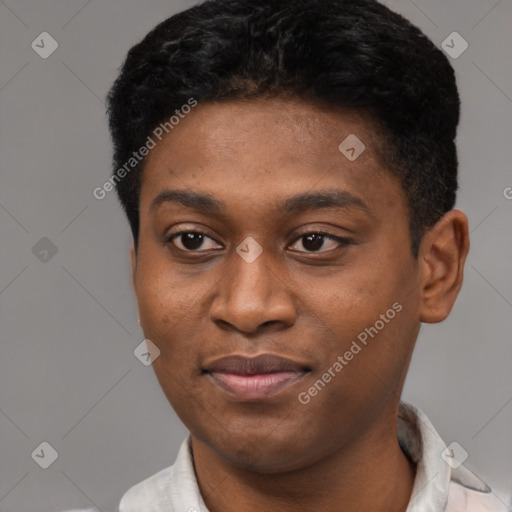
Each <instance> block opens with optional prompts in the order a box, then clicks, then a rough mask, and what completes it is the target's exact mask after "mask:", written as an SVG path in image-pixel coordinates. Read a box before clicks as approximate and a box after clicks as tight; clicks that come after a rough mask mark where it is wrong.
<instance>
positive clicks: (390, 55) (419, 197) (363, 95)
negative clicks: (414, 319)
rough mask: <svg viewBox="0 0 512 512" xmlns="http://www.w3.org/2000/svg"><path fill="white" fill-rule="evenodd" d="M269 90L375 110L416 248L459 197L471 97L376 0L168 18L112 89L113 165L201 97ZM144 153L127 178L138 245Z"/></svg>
mask: <svg viewBox="0 0 512 512" xmlns="http://www.w3.org/2000/svg"><path fill="white" fill-rule="evenodd" d="M270 97H295V98H301V99H304V100H306V101H309V102H313V103H315V102H316V103H317V104H318V105H324V106H325V105H329V106H331V107H342V108H345V109H351V110H355V111H358V112H360V113H362V114H365V115H369V116H370V117H371V119H372V120H373V121H374V124H375V127H378V130H377V131H378V133H379V139H380V140H381V141H382V144H381V147H382V148H386V149H385V151H382V152H381V153H382V154H381V155H380V156H381V157H382V161H383V162H384V163H385V166H386V168H387V169H388V170H389V171H390V172H392V173H393V174H394V175H395V176H397V177H398V178H399V180H400V183H401V185H402V188H403V190H404V191H405V194H406V196H407V201H408V208H409V217H410V219H409V222H410V235H411V248H412V252H413V254H414V256H415V257H417V255H418V248H419V243H420V241H421V238H422V236H423V234H424V232H425V230H426V229H428V228H429V227H431V226H433V225H434V224H435V223H436V222H437V221H438V220H439V218H440V217H441V216H442V215H444V213H446V212H447V211H449V210H451V209H452V208H453V207H454V204H455V198H456V191H457V187H458V185H457V165H458V162H457V150H456V146H455V136H456V131H457V125H458V122H459V115H460V99H459V94H458V90H457V85H456V80H455V73H454V70H453V68H452V66H451V64H450V63H449V61H448V59H447V58H446V56H445V55H444V54H443V53H442V51H441V50H439V49H438V48H437V47H436V46H435V45H434V44H433V43H432V41H430V40H429V39H428V38H427V37H426V36H425V35H424V34H423V33H422V32H421V30H420V29H418V28H417V27H415V26H414V25H413V24H411V23H410V22H409V21H408V20H406V19H405V18H403V17H402V16H401V15H399V14H397V13H395V12H393V11H391V10H390V9H389V8H387V7H386V6H384V5H382V4H380V3H379V2H377V1H375V0H207V1H204V2H202V3H200V4H198V5H195V6H193V7H191V8H189V9H187V10H184V11H182V12H179V13H178V14H175V15H174V16H171V17H170V18H168V19H167V20H165V21H163V22H161V23H160V24H158V25H157V26H156V27H155V28H154V29H153V30H151V32H149V33H148V34H147V35H146V36H145V37H144V39H143V40H142V41H141V42H140V43H138V44H136V45H135V46H134V47H133V48H131V49H130V51H129V52H128V54H127V57H126V59H125V61H124V64H123V65H122V68H121V71H120V73H119V76H118V77H117V79H116V80H115V82H114V84H113V86H112V88H111V90H110V91H109V94H108V97H107V108H108V114H109V127H110V132H111V135H112V139H113V144H114V158H113V160H114V172H116V171H117V170H118V169H120V168H121V167H122V166H123V165H124V164H126V162H127V161H128V160H129V159H130V158H131V157H132V153H133V151H135V150H136V149H138V148H139V147H141V146H143V145H144V143H145V142H146V141H147V139H148V136H149V135H150V134H151V133H152V131H153V130H154V129H155V127H156V126H158V125H159V124H160V123H162V122H164V121H165V120H168V119H169V117H170V116H171V115H172V114H173V113H174V112H175V111H176V110H177V109H180V108H181V107H182V106H183V105H186V104H187V103H188V102H190V100H191V98H193V99H194V100H195V101H198V102H225V101H230V100H237V99H256V98H270ZM340 142H341V141H340ZM144 162H145V159H143V160H142V161H141V162H140V163H137V165H135V166H134V168H133V170H132V171H131V172H128V173H123V176H124V177H123V179H122V180H117V181H118V182H117V193H118V195H119V198H120V201H121V203H122V205H123V208H124V210H125V212H126V214H127V217H128V220H129V222H130V226H131V230H132V233H133V237H134V241H135V245H137V242H138V235H139V196H140V186H141V174H142V172H143V167H144Z"/></svg>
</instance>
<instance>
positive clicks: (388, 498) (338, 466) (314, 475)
mask: <svg viewBox="0 0 512 512" xmlns="http://www.w3.org/2000/svg"><path fill="white" fill-rule="evenodd" d="M382 427H383V425H382V424H381V428H380V429H379V431H376V432H369V433H365V434H364V435H361V436H360V437H358V438H357V439H354V440H352V441H351V442H350V443H348V444H349V446H344V447H342V448H341V449H340V450H339V451H337V452H335V453H332V454H331V455H330V456H329V457H327V458H324V459H322V460H320V461H317V462H315V463H313V464H311V465H310V466H308V467H303V468H301V469H297V470H294V471H288V472H284V473H265V474H262V473H257V472H255V471H250V470H247V469H240V468H238V467H234V466H233V465H232V464H230V463H229V462H227V461H226V460H225V459H224V458H222V457H220V456H219V455H218V453H216V452H214V451H213V450H212V449H211V448H210V447H209V446H208V445H206V444H205V443H203V442H202V441H200V440H198V439H197V438H195V437H194V436H192V448H193V453H194V463H195V468H196V474H197V479H198V483H199V488H200V489H201V494H202V496H203V499H204V501H205V503H206V506H207V507H208V510H209V511H210V512H235V511H236V512H256V511H258V512H259V511H261V510H265V511H266V512H278V511H279V512H292V511H293V512H296V511H297V509H299V510H301V511H304V512H313V511H315V512H318V511H322V512H340V511H341V510H373V511H376V512H380V511H382V512H384V511H388V510H393V511H394V512H404V511H405V510H406V509H407V506H408V503H409V500H410V496H411V491H412V487H413V484H414V477H415V466H414V465H413V464H412V463H411V462H410V461H409V460H408V459H407V457H406V456H405V455H404V453H403V452H402V450H401V448H400V446H399V444H398V441H397V438H396V416H395V417H393V418H392V420H391V421H390V422H388V423H387V425H385V428H382ZM383 432H385V434H384V433H383Z"/></svg>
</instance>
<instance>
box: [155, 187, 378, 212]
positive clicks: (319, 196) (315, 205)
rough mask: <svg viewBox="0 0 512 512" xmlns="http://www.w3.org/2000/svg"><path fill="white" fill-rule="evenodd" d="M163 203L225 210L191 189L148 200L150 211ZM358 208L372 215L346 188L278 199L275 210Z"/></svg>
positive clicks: (220, 205) (206, 209) (219, 202)
mask: <svg viewBox="0 0 512 512" xmlns="http://www.w3.org/2000/svg"><path fill="white" fill-rule="evenodd" d="M165 203H178V204H181V205H182V206H185V207H187V208H192V209H194V210H197V211H199V212H202V213H208V214H217V215H221V214H222V213H224V212H225V211H226V206H225V204H224V203H223V202H222V201H219V200H218V199H215V198H214V197H213V196H212V195H210V194H204V193H199V192H194V191H191V190H164V191H163V192H161V193H160V194H158V196H156V197H155V199H153V201H152V202H151V207H150V209H151V210H156V209H157V208H158V207H160V206H161V205H162V204H165ZM333 208H339V209H345V210H347V209H358V210H361V211H362V212H364V213H366V214H368V215H370V216H373V213H372V211H371V209H370V208H369V207H368V205H367V204H366V203H365V202H364V201H363V200H362V199H360V198H359V197H357V196H355V195H353V194H351V193H350V192H347V191H345V190H321V191H315V192H306V193H303V194H299V195H296V196H293V197H289V198H287V199H285V200H284V201H281V202H280V203H278V204H277V205H276V206H275V209H276V210H277V211H278V212H280V213H283V214H287V215H290V214H297V213H300V212H304V211H308V210H319V209H333Z"/></svg>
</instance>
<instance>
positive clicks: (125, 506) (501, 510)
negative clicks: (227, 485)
mask: <svg viewBox="0 0 512 512" xmlns="http://www.w3.org/2000/svg"><path fill="white" fill-rule="evenodd" d="M397 437H398V440H399V442H400V445H401V447H402V449H403V450H404V451H405V452H406V453H407V454H408V455H409V457H410V458H411V459H412V460H413V462H415V463H416V478H415V481H414V487H413V490H412V494H411V500H410V502H409V506H408V508H407V512H506V511H507V510H508V507H507V505H506V504H504V503H503V502H502V501H501V500H499V499H498V498H497V497H496V496H495V495H494V494H493V493H492V491H491V489H490V488H489V487H488V486H487V485H486V484H485V483H484V482H482V481H481V480H480V479H479V478H478V477H477V476H476V475H474V474H473V473H472V472H470V471H469V470H468V469H467V468H465V467H464V466H463V465H462V464H460V463H459V461H457V459H456V457H457V453H454V450H452V451H451V450H450V449H448V448H447V446H446V444H445V443H444V442H443V440H442V439H441V438H440V437H439V434H438V433H437V432H436V431H435V429H434V427H433V426H432V423H431V422H430V420H429V419H428V418H427V416H426V415H425V414H424V413H423V412H422V411H421V410H419V409H417V408H416V407H413V406H411V405H409V404H406V403H405V402H401V403H400V407H399V416H398V428H397ZM119 512H209V511H208V509H207V508H206V505H205V504H204V501H203V499H202V497H201V493H200V491H199V487H198V484H197V479H196V476H195V471H194V465H193V459H192V451H191V444H190V436H189V437H188V438H187V439H185V441H183V443H182V445H181V448H180V451H179V453H178V456H177V458H176V462H175V463H174V465H172V466H169V467H167V468H165V469H163V470H161V471H159V472H158V473H156V474H154V475H153V476H151V477H149V478H147V479H146V480H143V481H142V482H140V483H138V484H137V485H135V486H133V487H132V488H131V489H129V490H128V491H127V492H126V493H125V494H124V495H123V497H122V499H121V502H120V504H119Z"/></svg>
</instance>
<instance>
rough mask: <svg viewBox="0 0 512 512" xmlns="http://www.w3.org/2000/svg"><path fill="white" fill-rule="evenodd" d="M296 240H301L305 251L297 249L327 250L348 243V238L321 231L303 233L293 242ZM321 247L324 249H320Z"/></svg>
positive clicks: (308, 250) (307, 250)
mask: <svg viewBox="0 0 512 512" xmlns="http://www.w3.org/2000/svg"><path fill="white" fill-rule="evenodd" d="M298 241H302V247H303V248H304V249H305V251H301V250H299V252H327V251H329V250H335V249H338V248H340V247H345V246H347V245H349V244H350V240H348V239H347V238H342V237H338V236H334V235H330V234H328V233H321V232H312V233H305V234H303V235H301V236H300V237H299V238H297V239H296V240H295V244H297V242H298ZM326 241H327V242H328V243H326ZM295 244H294V245H295ZM321 249H326V250H323V251H322V250H321Z"/></svg>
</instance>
